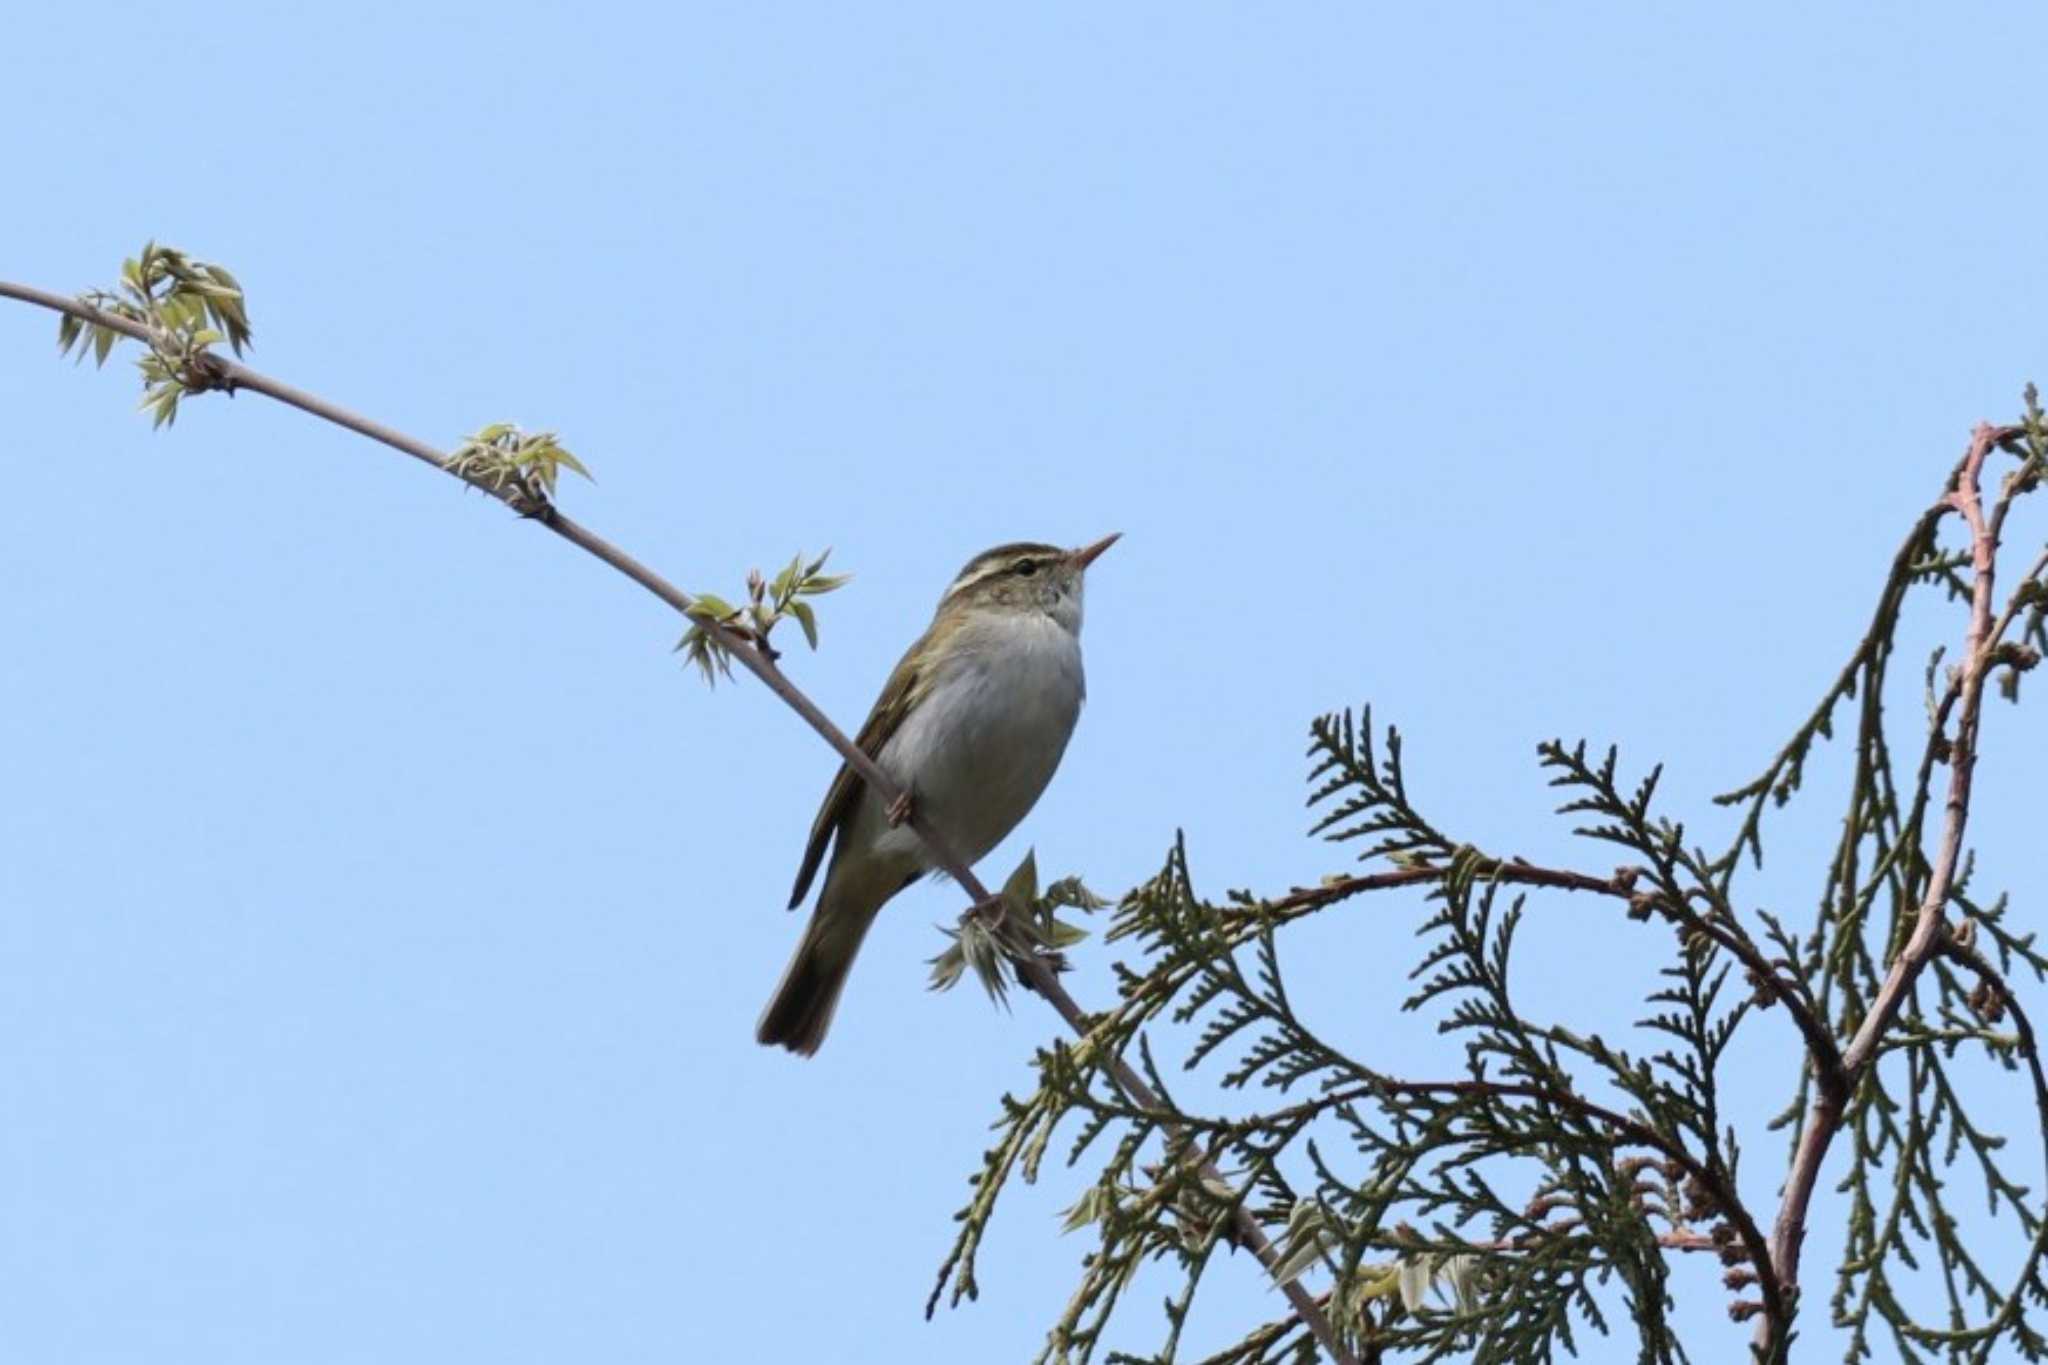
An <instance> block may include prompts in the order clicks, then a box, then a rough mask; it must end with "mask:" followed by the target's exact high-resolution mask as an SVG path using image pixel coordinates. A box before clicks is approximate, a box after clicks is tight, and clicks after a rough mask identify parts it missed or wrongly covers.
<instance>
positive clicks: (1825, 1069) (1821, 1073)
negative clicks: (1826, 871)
mask: <svg viewBox="0 0 2048 1365" xmlns="http://www.w3.org/2000/svg"><path fill="white" fill-rule="evenodd" d="M1449 872H1450V869H1449V868H1447V867H1439V866H1435V865H1426V866H1418V867H1403V868H1398V869H1396V870H1394V871H1391V872H1372V873H1366V874H1364V875H1361V876H1356V877H1338V878H1333V879H1332V880H1330V881H1327V882H1325V883H1323V884H1322V885H1321V886H1312V887H1303V888H1300V889H1299V890H1296V891H1293V892H1290V893H1289V894H1287V895H1285V896H1282V897H1280V898H1279V899H1278V900H1274V901H1268V902H1266V904H1265V906H1264V907H1263V909H1264V910H1265V911H1266V912H1269V913H1278V914H1281V915H1286V916H1289V917H1292V916H1294V915H1297V914H1306V913H1308V912H1309V911H1312V910H1320V909H1322V908H1323V907H1324V906H1326V905H1330V904H1333V903H1335V902H1337V901H1340V900H1344V899H1346V898H1348V897H1351V896H1356V895H1361V894H1363V893H1365V892H1369V891H1385V890H1390V889H1392V888H1395V887H1403V886H1428V885H1432V884H1434V883H1437V882H1440V881H1442V880H1444V878H1445V877H1446V876H1447V875H1449ZM1472 876H1473V878H1474V879H1475V880H1479V881H1493V882H1504V883H1507V884H1510V885H1515V886H1541V887H1549V888H1551V889H1553V890H1558V891H1589V892H1592V893H1593V894H1595V895H1600V896H1611V897H1614V898H1616V899H1619V900H1624V901H1627V902H1629V906H1630V910H1631V912H1632V913H1633V912H1635V911H1637V910H1638V909H1640V910H1643V911H1654V912H1656V913H1657V914H1660V915H1662V916H1663V917H1664V918H1665V919H1666V920H1668V921H1669V922H1670V923H1672V924H1674V925H1677V926H1678V927H1679V928H1680V929H1682V930H1684V931H1685V932H1687V933H1692V934H1698V935H1701V936H1702V937H1704V938H1707V939H1710V940H1712V941H1713V942H1714V943H1715V944H1717V945H1719V946H1720V947H1722V948H1724V949H1726V950H1727V951H1728V952H1729V953H1730V954H1732V955H1733V956H1734V957H1735V958H1736V960H1737V961H1739V962H1741V963H1742V965H1743V967H1744V969H1745V970H1746V971H1747V972H1748V974H1749V976H1748V979H1749V981H1750V983H1751V984H1752V985H1753V986H1754V987H1755V988H1756V989H1757V990H1758V991H1760V992H1762V993H1763V994H1764V995H1766V996H1768V997H1769V999H1770V1001H1771V1002H1772V1003H1774V1004H1780V1005H1783V1006H1784V1007H1785V1010H1786V1012H1787V1013H1788V1014H1789V1015H1790V1016H1791V1017H1792V1021H1793V1023H1794V1024H1795V1025H1796V1026H1797V1027H1798V1029H1799V1033H1800V1036H1801V1037H1802V1038H1803V1039H1804V1040H1805V1042H1806V1048H1807V1051H1808V1053H1809V1054H1810V1055H1811V1058H1812V1061H1813V1067H1814V1073H1815V1075H1816V1076H1818V1077H1819V1080H1820V1084H1821V1088H1822V1090H1823V1091H1827V1092H1840V1093H1842V1094H1844V1095H1846V1090H1845V1085H1846V1077H1845V1073H1844V1072H1843V1070H1842V1058H1841V1052H1840V1050H1839V1049H1838V1048H1837V1047H1836V1045H1835V1037H1834V1034H1832V1033H1830V1032H1829V1031H1828V1027H1827V1024H1826V1022H1825V1021H1824V1020H1822V1018H1821V1017H1820V1015H1819V1014H1818V1013H1817V1012H1816V1011H1815V1010H1814V1008H1813V1005H1812V1003H1811V1002H1810V1001H1809V1000H1808V999H1807V998H1806V996H1805V994H1804V993H1803V992H1801V991H1800V990H1798V989H1797V987H1796V986H1795V985H1794V984H1792V983H1789V982H1787V981H1786V980H1785V978H1784V977H1783V976H1781V975H1779V973H1778V970H1777V968H1776V966H1775V965H1773V963H1772V962H1771V960H1770V959H1769V958H1767V957H1765V956H1764V953H1763V950H1762V949H1760V948H1758V947H1757V946H1756V943H1755V942H1754V941H1753V940H1752V939H1750V937H1749V936H1748V935H1747V934H1744V933H1741V932H1739V931H1736V930H1734V929H1732V928H1730V927H1729V926H1728V925H1727V924H1725V923H1722V922H1717V921H1715V920H1712V919H1708V918H1707V917H1706V916H1704V915H1701V914H1700V913H1699V912H1697V911H1696V910H1694V909H1693V908H1692V907H1690V906H1688V905H1685V904H1683V903H1682V902H1674V901H1673V900H1672V899H1671V898H1670V897H1669V896H1665V895H1658V894H1655V893H1652V892H1642V891H1638V890H1636V889H1635V881H1636V875H1635V869H1630V868H1624V869H1623V870H1621V871H1619V872H1617V873H1615V874H1614V875H1613V876H1611V877H1595V876H1591V875H1589V874H1587V873H1584V872H1573V871H1571V870H1569V869H1564V868H1553V867H1538V866H1536V865H1535V864H1533V863H1525V862H1523V861H1521V860H1520V859H1507V860H1504V861H1497V860H1487V861H1482V862H1480V863H1479V864H1478V865H1477V868H1476V870H1475V871H1474V872H1473V873H1472Z"/></svg>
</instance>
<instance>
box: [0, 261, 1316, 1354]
mask: <svg viewBox="0 0 2048 1365" xmlns="http://www.w3.org/2000/svg"><path fill="white" fill-rule="evenodd" d="M0 297H5V298H13V299H19V300H21V301H23V302H25V303H32V304H36V305H38V306H40V307H43V308H48V309H50V310H52V311H54V312H59V313H66V314H69V315H70V316H72V317H75V318H77V319H79V320H80V321H82V322H88V323H91V324H93V325H94V326H97V327H104V328H108V329H110V330H112V331H115V332H119V333H120V334H121V335H123V336H126V337H129V338H131V339H133V340H135V341H139V342H141V343H142V344H143V345H145V346H149V345H153V344H154V341H155V338H154V337H153V336H152V334H151V332H150V329H149V328H147V327H145V326H143V325H142V324H141V323H138V322H135V321H133V320H131V319H129V318H125V317H122V316H120V315H119V314H115V313H109V312H106V311H104V310H102V309H98V308H94V307H92V306H91V305H89V304H84V303H81V302H79V301H78V300H76V299H72V298H66V297H65V296H63V295H61V294H53V293H50V292H49V291H47V290H42V289H36V288H33V287H31V286H28V285H21V284H13V283H10V282H8V281H4V280H0ZM202 363H203V364H204V365H205V366H206V370H205V373H204V375H203V376H201V378H203V379H204V380H205V381H206V382H205V383H204V385H203V387H207V388H217V389H222V390H225V391H227V392H229V393H234V392H237V391H239V390H244V389H246V390H248V391H249V392H251V393H260V394H262V395H263V396H264V397H266V398H273V399H276V400H277V401H278V402H280V403H283V404H285V405H286V406H287V407H294V408H297V409H298V410H299V411H301V412H304V413H307V414H310V415H311V416H314V417H318V418H320V419H322V420H323V421H327V422H332V423H333V424H335V425H336V426H339V427H342V428H345V429H346V430H349V431H353V432H355V433H356V434H358V435H360V436H367V437H368V438H369V439H371V440H373V441H376V442H378V443H379V444H381V445H386V446H389V447H391V448H392V449H393V450H396V451H398V452H400V453H401V454H404V455H410V456H411V457H412V458H414V459H416V460H419V461H421V462H422V463H425V464H429V465H432V466H433V467H434V468H436V469H438V470H440V471H441V472H442V473H444V474H449V475H452V476H453V477H455V478H458V479H461V480H462V481H463V482H464V483H467V484H468V485H470V487H472V488H475V489H477V490H478V491H479V492H482V493H485V494H487V495H489V496H490V497H493V498H496V499H497V500H498V501H499V502H502V503H504V504H505V505H506V506H507V507H509V508H511V509H512V510H513V511H514V512H517V513H518V514H519V515H520V516H522V517H526V518H528V519H530V520H532V521H535V522H538V523H539V524H541V525H542V526H545V527H546V528H547V529H548V530H550V531H553V532H554V533H555V534H556V535H558V536H560V537H561V538H562V539H564V540H566V541H568V542H569V543H570V544H572V545H574V546H576V547H577V548H578V549H581V550H583V551H584V552H586V553H588V554H591V555H594V556H595V557H596V558H598V559H600V560H602V561H604V562H605V563H606V564H609V565H610V566H611V567H612V568H614V569H617V570H618V571H619V572H620V573H622V574H624V575H625V576H626V577H627V578H630V579H632V580H633V581H634V582H635V583H638V584H639V585H640V586H641V587H643V588H645V589H646V590H647V591H648V592H650V593H652V594H654V595H655V596H656V597H658V598H660V599H661V600H662V601H663V602H665V603H667V604H668V605H669V606H671V607H673V608H674V609H675V610H677V611H678V612H682V613H684V614H685V615H687V614H688V613H689V610H690V606H691V603H692V600H693V599H692V598H691V597H690V595H689V594H688V593H686V592H684V591H683V590H682V589H680V588H678V587H676V586H675V585H674V584H673V583H670V582H669V581H668V580H667V579H665V578H663V577H661V576H660V575H659V574H657V573H655V572H654V571H653V570H652V569H650V568H648V567H647V566H646V565H644V564H642V563H641V562H640V561H639V560H637V559H635V558H633V556H631V555H629V554H627V553H626V552H625V551H624V550H621V549H620V548H619V547H618V546H616V545H614V544H612V543H611V542H610V541H608V540H606V539H605V538H604V537H603V536H600V535H598V534H597V533H596V532H595V531H592V530H590V529H589V528H588V527H585V526H583V525H582V524H581V523H579V522H577V521H575V520H574V519H572V518H570V517H569V516H567V515H565V514H564V513H563V512H562V511H561V509H559V508H558V507H556V506H555V505H554V504H553V503H552V502H550V501H549V500H547V499H546V498H545V497H542V496H539V495H538V494H536V493H535V491H534V490H532V489H530V488H524V487H521V486H519V485H517V484H513V483H501V482H497V481H495V480H492V479H490V478H489V477H487V476H482V475H471V474H466V473H464V472H462V471H461V470H458V469H456V468H454V467H452V466H451V465H450V463H449V461H448V457H447V456H446V455H444V454H443V453H442V452H441V451H439V450H436V449H435V448H434V447H433V446H431V445H429V444H428V443H426V442H425V441H421V440H418V439H416V438H414V437H411V436H408V435H406V434H405V433H404V432H401V431H398V430H396V429H394V428H391V427H387V426H385V425H384V424H382V423H381V422H374V421H372V420H370V419H369V418H367V417H364V416H361V415H360V414H358V413H354V412H351V411H349V410H348V409H346V408H343V407H339V406H337V405H335V404H333V403H330V402H328V401H327V400H325V399H323V398H320V397H318V396H316V395H314V394H310V393H307V392H306V391H305V390H303V389H297V388H294V387H292V386H291V385H289V384H285V383H281V382H280V381H278V380H276V379H272V378H271V377H270V376H268V375H266V374H263V373H261V372H260V371H257V370H252V369H250V368H249V367H248V366H246V365H243V364H240V363H238V362H236V361H233V360H229V359H227V358H226V357H224V356H220V355H217V354H214V353H212V352H208V353H206V354H205V355H204V356H203V357H202ZM692 619H693V620H695V619H696V618H692ZM699 624H702V625H704V627H705V629H707V630H710V631H712V632H713V633H714V634H716V635H717V636H718V638H719V642H720V643H721V644H722V645H723V646H724V648H725V649H726V651H727V652H728V653H729V654H730V656H731V657H732V658H733V659H734V660H735V661H736V662H738V663H739V665H740V666H741V667H742V668H744V669H746V670H747V671H748V672H749V673H752V674H753V675H754V676H755V677H757V678H759V679H760V680H761V682H762V683H763V684H764V685H765V686H766V687H767V688H768V690H769V691H771V692H773V693H774V694H775V695H776V696H777V697H780V698H781V699H782V700H783V702H785V703H786V704H787V705H788V706H789V708H790V709H791V710H793V711H795V712H796V713H797V714H798V715H799V716H801V717H803V719H804V722H805V723H806V724H807V725H809V726H810V727H811V729H813V730H815V731H816V732H817V733H818V735H819V736H820V737H822V738H823V739H824V741H825V742H826V743H827V744H829V745H831V746H832V748H833V749H834V750H836V751H837V752H838V754H839V756H840V757H841V758H843V759H845V760H846V762H847V764H848V765H849V766H850V767H851V768H852V769H853V770H854V771H855V772H857V773H859V774H860V776H861V779H862V780H863V781H865V782H866V783H867V784H868V785H869V786H870V787H871V788H873V790H874V792H875V794H876V796H877V797H879V798H880V799H881V800H882V801H883V803H884V804H891V805H893V804H895V803H897V802H899V801H902V800H903V799H904V795H905V794H904V792H903V790H902V789H901V788H900V787H898V786H897V785H896V783H895V782H894V781H893V780H892V779H891V778H890V777H889V775H888V774H887V773H885V772H883V771H882V769H881V768H880V767H878V766H877V765H876V764H875V762H874V760H873V759H872V758H870V757H869V756H868V755H867V754H865V753H863V752H861V750H860V748H859V747H858V746H856V745H855V744H854V742H853V741H852V740H850V739H848V738H847V737H846V733H845V731H843V730H841V729H840V728H839V727H838V726H837V725H834V724H833V723H832V720H831V718H830V717H828V716H827V715H826V714H825V713H824V712H823V711H820V710H819V709H818V707H817V706H816V704H815V703H813V702H812V701H811V699H810V698H809V697H807V696H805V695H804V693H803V692H802V691H801V690H800V689H799V688H798V687H797V686H796V684H794V683H792V682H790V681H789V679H788V678H786V677H785V676H783V673H782V671H781V670H780V669H778V668H777V667H776V666H775V662H774V660H773V659H772V658H771V657H770V656H769V655H768V653H767V652H765V651H763V650H761V649H759V648H757V647H756V646H755V645H754V644H753V643H752V642H751V641H749V640H748V639H747V638H746V637H745V636H744V635H742V634H740V633H739V632H737V631H734V630H732V629H730V628H728V627H726V626H724V625H722V624H719V623H717V622H699ZM909 818H910V826H911V828H912V829H914V830H916V831H917V833H918V836H919V837H920V838H922V839H923V840H924V842H925V846H926V847H927V848H929V849H930V850H931V852H932V857H933V860H934V861H935V862H937V863H938V864H939V866H940V867H941V868H943V869H944V870H945V872H946V873H947V874H948V875H949V876H951V877H952V878H953V880H954V881H955V882H957V883H959V885H960V888H961V890H963V891H965V892H966V893H967V895H968V896H969V897H971V898H972V899H973V901H974V902H975V904H976V905H981V904H986V903H987V902H988V901H989V900H990V896H989V892H988V889H987V888H986V887H985V886H983V885H982V884H981V882H980V880H979V879H978V878H976V877H975V875H974V872H973V870H972V869H971V868H970V867H969V866H968V865H967V864H966V863H965V862H963V861H962V860H961V859H960V857H959V856H958V855H957V854H955V853H954V852H953V851H952V849H951V848H949V847H948V846H947V844H946V841H945V837H944V836H943V835H941V834H940V833H939V832H938V830H937V829H936V828H934V827H933V825H932V823H931V821H930V819H929V818H928V817H926V816H925V815H923V814H921V813H919V812H918V811H917V810H916V808H915V806H914V803H913V805H912V808H911V812H910V817H909ZM1015 966H1016V969H1017V974H1018V976H1019V977H1020V978H1022V980H1023V982H1024V984H1025V985H1026V986H1028V987H1029V988H1030V989H1031V990H1033V991H1035V992H1037V993H1038V994H1039V995H1042V996H1044V997H1045V999H1046V1000H1047V1002H1049V1003H1050V1004H1051V1005H1052V1007H1053V1009H1054V1010H1056V1011H1057V1012H1058V1013H1059V1016H1060V1018H1061V1019H1062V1020H1064V1021H1065V1022H1066V1024H1067V1026H1068V1027H1069V1028H1071V1029H1073V1030H1074V1032H1075V1033H1077V1034H1080V1035H1082V1036H1086V1034H1087V1033H1088V1029H1089V1025H1090V1022H1091V1021H1090V1018H1089V1015H1088V1013H1087V1011H1085V1010H1083V1009H1082V1008H1081V1006H1080V1005H1079V1004H1078V1003H1077V1002H1076V1001H1075V1000H1074V997H1073V996H1071V995H1069V994H1068V993H1067V990H1066V988H1065V987H1064V986H1062V985H1061V984H1060V982H1059V979H1058V978H1057V977H1056V976H1054V974H1053V972H1052V970H1051V968H1049V967H1048V966H1046V965H1045V964H1043V963H1040V962H1037V961H1034V960H1030V959H1018V960H1016V961H1015ZM1111 1074H1112V1076H1113V1077H1114V1079H1115V1080H1116V1083H1117V1084H1118V1085H1119V1086H1120V1087H1122V1089H1123V1090H1124V1091H1125V1093H1126V1094H1128V1095H1129V1096H1130V1097H1131V1100H1132V1102H1133V1103H1134V1104H1137V1105H1139V1106H1140V1107H1142V1108H1147V1109H1155V1108H1159V1107H1160V1101H1159V1098H1158V1096H1156V1095H1154V1094H1153V1093H1152V1090H1151V1088H1150V1087H1149V1086H1147V1085H1146V1084H1145V1082H1144V1080H1143V1078H1141V1077H1140V1076H1139V1075H1138V1074H1137V1072H1136V1071H1134V1070H1132V1069H1131V1067H1130V1066H1129V1065H1127V1064H1126V1063H1125V1062H1124V1061H1123V1060H1122V1059H1121V1058H1117V1059H1114V1060H1113V1061H1112V1063H1111ZM1202 1174H1204V1175H1205V1176H1211V1177H1215V1178H1217V1179H1219V1180H1220V1179H1221V1176H1220V1174H1219V1173H1218V1172H1217V1171H1216V1170H1215V1169H1214V1167H1213V1166H1207V1165H1205V1166H1204V1167H1203V1170H1202ZM1236 1223H1237V1227H1236V1229H1235V1231H1236V1234H1237V1236H1238V1238H1239V1239H1240V1240H1241V1241H1242V1242H1243V1244H1244V1245H1246V1246H1248V1247H1250V1248H1251V1250H1252V1251H1253V1253H1254V1254H1256V1255H1257V1256H1258V1258H1259V1260H1260V1262H1261V1263H1263V1264H1264V1265H1265V1266H1266V1268H1267V1270H1268V1271H1271V1270H1273V1269H1274V1268H1276V1267H1277V1266H1278V1265H1279V1263H1280V1255H1279V1252H1278V1250H1277V1249H1276V1248H1275V1247H1274V1246H1273V1244H1272V1242H1271V1240H1270V1239H1269V1238H1267V1236H1266V1234H1265V1232H1264V1230H1263V1229H1261V1228H1260V1227H1259V1225H1258V1223H1257V1222H1256V1221H1255V1220H1254V1219H1253V1218H1252V1216H1251V1215H1250V1214H1249V1213H1247V1212H1245V1211H1244V1210H1242V1209H1239V1210H1238V1212H1237V1218H1236ZM1281 1288H1282V1290H1283V1292H1285V1293H1286V1295H1287V1299H1288V1302H1289V1303H1290V1304H1291V1305H1292V1306H1293V1308H1294V1310H1295V1312H1296V1313H1297V1314H1298V1315H1299V1316H1300V1318H1301V1320H1302V1322H1303V1323H1304V1324H1305V1325H1306V1326H1307V1327H1308V1329H1309V1330H1310V1331H1311V1332H1312V1333H1314V1334H1315V1338H1316V1341H1317V1342H1318V1344H1320V1345H1321V1346H1322V1348H1323V1351H1324V1352H1325V1354H1327V1355H1328V1357H1329V1358H1330V1360H1332V1361H1334V1362H1337V1363H1338V1365H1355V1361H1356V1358H1355V1357H1354V1356H1353V1355H1352V1354H1351V1352H1350V1350H1349V1349H1348V1348H1347V1347H1346V1346H1345V1345H1344V1344H1343V1342H1341V1341H1340V1340H1338V1338H1337V1336H1336V1333H1335V1332H1334V1331H1333V1330H1332V1329H1331V1327H1330V1324H1329V1320H1328V1319H1327V1318H1326V1317H1325V1316H1324V1314H1323V1312H1322V1310H1321V1308H1319V1307H1318V1306H1317V1303H1316V1299H1315V1296H1314V1295H1312V1294H1310V1293H1309V1292H1308V1291H1307V1290H1306V1289H1304V1288H1303V1287H1302V1286H1301V1285H1300V1283H1299V1282H1297V1281H1290V1282H1289V1283H1287V1284H1285V1285H1282V1286H1281Z"/></svg>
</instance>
